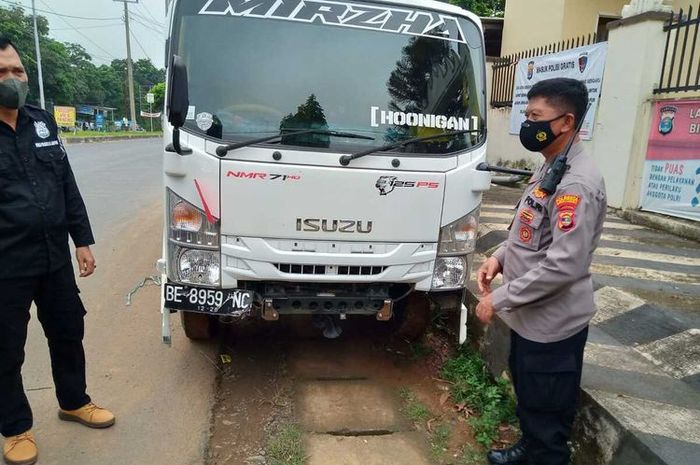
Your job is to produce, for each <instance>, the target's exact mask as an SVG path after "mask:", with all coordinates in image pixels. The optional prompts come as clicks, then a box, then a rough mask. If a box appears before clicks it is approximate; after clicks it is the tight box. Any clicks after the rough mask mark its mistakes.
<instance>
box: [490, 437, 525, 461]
mask: <svg viewBox="0 0 700 465" xmlns="http://www.w3.org/2000/svg"><path fill="white" fill-rule="evenodd" d="M526 451H527V442H526V441H525V439H523V438H521V439H520V441H518V442H517V443H516V444H515V445H514V446H512V447H509V448H508V449H491V450H490V451H489V453H488V454H487V455H486V458H488V460H489V463H490V464H491V465H520V464H522V465H524V464H526V463H527V453H526Z"/></svg>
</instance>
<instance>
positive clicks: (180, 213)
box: [167, 191, 221, 286]
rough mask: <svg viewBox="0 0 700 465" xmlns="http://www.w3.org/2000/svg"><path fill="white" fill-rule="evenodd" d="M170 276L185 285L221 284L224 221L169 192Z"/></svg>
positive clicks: (168, 267)
mask: <svg viewBox="0 0 700 465" xmlns="http://www.w3.org/2000/svg"><path fill="white" fill-rule="evenodd" d="M168 216H169V217H168V220H169V221H168V266H167V271H168V278H169V279H170V280H171V281H175V282H180V283H183V284H191V285H200V286H219V285H220V283H221V249H220V245H219V244H220V243H221V240H220V222H219V221H218V220H217V221H215V222H213V223H212V222H210V221H209V220H208V218H207V215H206V214H205V213H204V212H203V211H201V210H200V209H198V208H197V207H195V206H194V205H192V204H191V203H189V202H187V201H186V200H185V199H183V198H181V197H179V196H178V195H176V194H175V193H174V192H172V191H168Z"/></svg>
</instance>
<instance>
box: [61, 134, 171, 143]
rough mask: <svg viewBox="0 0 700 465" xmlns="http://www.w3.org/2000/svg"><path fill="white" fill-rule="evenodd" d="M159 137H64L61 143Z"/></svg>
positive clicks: (158, 137)
mask: <svg viewBox="0 0 700 465" xmlns="http://www.w3.org/2000/svg"><path fill="white" fill-rule="evenodd" d="M161 137H163V136H162V135H161V136H118V137H117V136H114V137H111V136H110V137H70V138H68V137H65V138H63V142H64V143H66V144H87V143H93V142H114V141H120V140H138V139H160V138H161Z"/></svg>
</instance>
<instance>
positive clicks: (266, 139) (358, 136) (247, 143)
mask: <svg viewBox="0 0 700 465" xmlns="http://www.w3.org/2000/svg"><path fill="white" fill-rule="evenodd" d="M288 131H290V130H289V129H283V130H282V131H280V132H279V133H278V134H275V135H274V136H267V137H261V138H259V139H252V140H247V141H245V142H238V143H236V144H229V145H222V146H219V147H217V148H216V154H217V155H218V156H220V157H225V156H226V154H227V153H229V152H230V151H231V150H236V149H241V148H243V147H248V146H251V145H255V144H262V143H263V142H271V141H273V140H275V139H281V138H282V137H290V136H300V135H302V134H321V135H324V136H332V137H346V138H348V139H365V140H374V137H369V136H363V135H361V134H353V133H351V132H340V131H330V130H327V129H304V130H301V131H293V132H288Z"/></svg>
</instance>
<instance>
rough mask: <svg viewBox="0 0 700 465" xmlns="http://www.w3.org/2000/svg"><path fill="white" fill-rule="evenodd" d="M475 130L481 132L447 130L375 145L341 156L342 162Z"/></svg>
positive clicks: (347, 162)
mask: <svg viewBox="0 0 700 465" xmlns="http://www.w3.org/2000/svg"><path fill="white" fill-rule="evenodd" d="M473 132H479V131H478V130H474V129H469V130H463V131H453V132H445V133H442V134H435V135H432V136H423V137H415V138H413V139H407V140H404V141H400V142H394V143H392V144H388V145H383V146H381V147H375V148H373V149H368V150H364V151H362V152H357V153H353V154H352V155H343V156H342V157H340V164H341V165H343V166H348V165H349V164H350V162H351V161H353V160H356V159H358V158H362V157H364V156H365V155H371V154H373V153H377V152H387V151H389V150H392V149H397V148H399V147H405V146H406V145H412V144H417V143H418V142H423V141H425V140H432V139H441V138H443V137H454V136H459V135H462V134H469V133H473Z"/></svg>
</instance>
